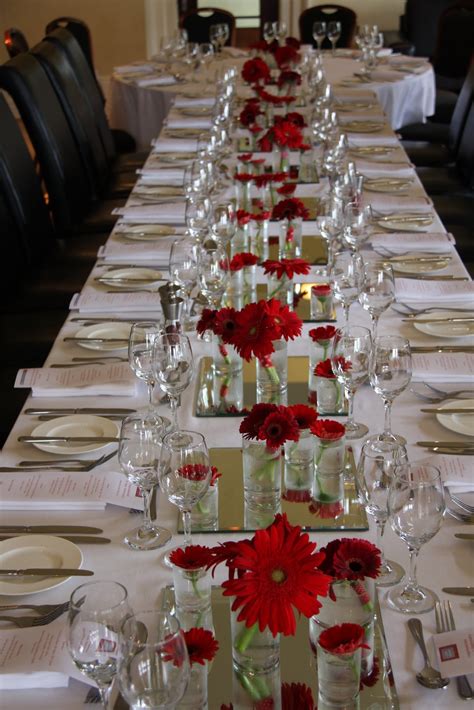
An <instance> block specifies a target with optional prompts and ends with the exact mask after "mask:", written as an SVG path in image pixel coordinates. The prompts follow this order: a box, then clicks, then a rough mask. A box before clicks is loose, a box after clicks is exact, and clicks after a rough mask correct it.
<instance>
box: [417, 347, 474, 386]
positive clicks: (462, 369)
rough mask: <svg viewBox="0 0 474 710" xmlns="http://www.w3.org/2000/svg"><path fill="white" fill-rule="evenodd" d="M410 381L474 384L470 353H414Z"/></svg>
mask: <svg viewBox="0 0 474 710" xmlns="http://www.w3.org/2000/svg"><path fill="white" fill-rule="evenodd" d="M412 380H413V381H414V382H417V381H418V382H419V381H420V380H424V381H425V382H469V383H471V384H472V383H474V355H473V354H472V353H414V354H413V355H412Z"/></svg>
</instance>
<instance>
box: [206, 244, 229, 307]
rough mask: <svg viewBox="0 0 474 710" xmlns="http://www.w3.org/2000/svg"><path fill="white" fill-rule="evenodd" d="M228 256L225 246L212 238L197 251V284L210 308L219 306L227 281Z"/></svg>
mask: <svg viewBox="0 0 474 710" xmlns="http://www.w3.org/2000/svg"><path fill="white" fill-rule="evenodd" d="M229 272H230V267H229V257H228V256H227V252H226V250H225V247H224V246H222V245H221V244H218V243H217V242H214V241H213V240H209V241H208V242H206V243H205V244H204V245H203V246H202V247H201V250H200V252H199V285H200V286H201V291H202V293H203V295H204V296H205V297H206V298H207V299H208V301H209V302H210V304H211V307H212V308H219V307H220V303H221V300H222V296H223V295H224V292H225V290H226V288H227V283H228V281H229Z"/></svg>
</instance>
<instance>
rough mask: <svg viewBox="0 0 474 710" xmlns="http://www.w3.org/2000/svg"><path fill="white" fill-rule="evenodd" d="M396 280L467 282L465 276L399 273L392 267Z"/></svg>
mask: <svg viewBox="0 0 474 710" xmlns="http://www.w3.org/2000/svg"><path fill="white" fill-rule="evenodd" d="M393 270H394V272H395V276H396V278H397V279H417V280H418V281H469V279H468V277H467V276H453V275H452V274H438V275H437V274H418V273H416V272H415V273H408V272H406V271H400V270H398V269H397V268H396V267H394V269H393Z"/></svg>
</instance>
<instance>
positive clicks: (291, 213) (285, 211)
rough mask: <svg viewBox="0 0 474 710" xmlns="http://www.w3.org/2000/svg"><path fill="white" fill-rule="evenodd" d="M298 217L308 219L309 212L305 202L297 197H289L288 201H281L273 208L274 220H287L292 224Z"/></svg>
mask: <svg viewBox="0 0 474 710" xmlns="http://www.w3.org/2000/svg"><path fill="white" fill-rule="evenodd" d="M296 217H302V218H303V219H308V217H309V211H308V210H307V209H306V207H305V206H304V202H302V201H301V200H299V199H298V198H297V197H289V198H288V199H287V200H280V202H278V203H277V204H276V205H275V207H274V208H273V219H277V220H280V219H287V220H288V221H290V222H291V220H292V219H296Z"/></svg>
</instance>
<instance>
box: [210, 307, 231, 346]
mask: <svg viewBox="0 0 474 710" xmlns="http://www.w3.org/2000/svg"><path fill="white" fill-rule="evenodd" d="M235 314H236V311H235V309H234V308H221V309H220V310H218V311H217V313H216V317H215V320H214V333H215V334H216V335H219V336H220V337H221V338H222V340H223V341H224V342H225V343H228V342H229V341H230V339H231V338H232V335H233V334H234V332H235Z"/></svg>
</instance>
